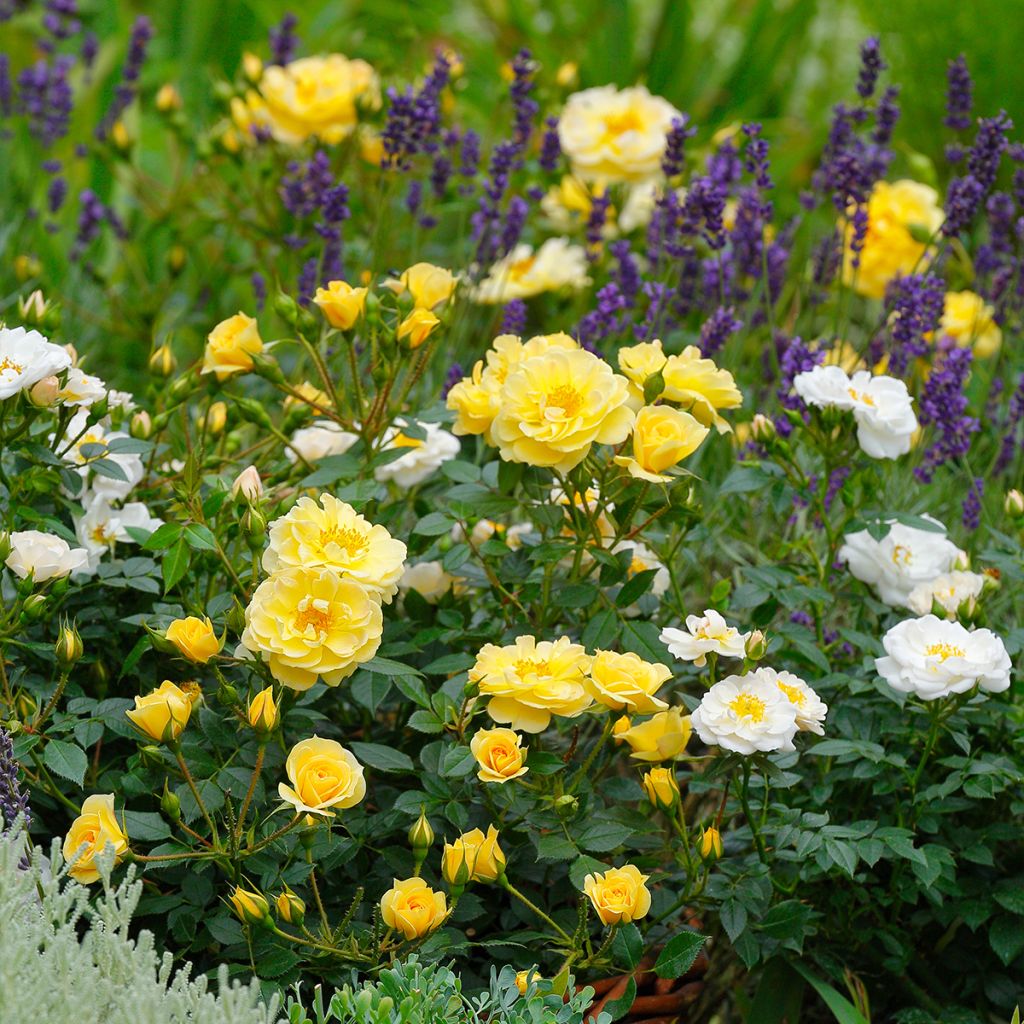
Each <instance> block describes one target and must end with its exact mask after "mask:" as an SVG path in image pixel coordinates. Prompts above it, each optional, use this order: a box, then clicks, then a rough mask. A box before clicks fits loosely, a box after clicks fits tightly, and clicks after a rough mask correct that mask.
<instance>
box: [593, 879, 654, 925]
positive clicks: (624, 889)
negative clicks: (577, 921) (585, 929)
mask: <svg viewBox="0 0 1024 1024" xmlns="http://www.w3.org/2000/svg"><path fill="white" fill-rule="evenodd" d="M647 878H648V876H647V875H642V874H641V873H640V869H639V868H637V867H636V866H635V865H633V864H624V865H623V866H622V867H621V868H612V869H610V870H609V871H604V872H600V873H598V874H593V875H587V877H586V878H584V879H583V891H584V892H585V893H586V894H587V896H589V897H590V902H591V903H592V904H593V905H594V909H595V910H596V911H597V916H598V917H599V918H600V919H601V923H602V924H604V925H609V926H611V925H621V924H629V923H630V922H631V921H636V920H639V919H640V918H641V917H645V916H646V915H647V912H648V911H649V910H650V909H651V894H650V891H649V890H648V888H647V886H646V885H645V884H644V883H645V882H646V881H647Z"/></svg>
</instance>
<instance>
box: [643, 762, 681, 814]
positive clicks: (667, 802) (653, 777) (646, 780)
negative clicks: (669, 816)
mask: <svg viewBox="0 0 1024 1024" xmlns="http://www.w3.org/2000/svg"><path fill="white" fill-rule="evenodd" d="M642 785H643V788H644V792H645V793H646V794H647V799H648V800H650V801H651V803H652V804H654V806H655V807H657V808H659V809H660V810H662V811H665V812H668V811H671V810H672V809H673V808H674V807H675V805H676V804H677V803H678V802H679V783H678V782H677V781H676V773H675V772H674V771H673V770H672V769H671V768H652V769H651V770H650V771H649V772H647V773H646V774H645V775H644V777H643V782H642Z"/></svg>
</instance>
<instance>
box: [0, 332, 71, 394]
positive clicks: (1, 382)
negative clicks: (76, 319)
mask: <svg viewBox="0 0 1024 1024" xmlns="http://www.w3.org/2000/svg"><path fill="white" fill-rule="evenodd" d="M70 365H71V356H69V355H68V354H67V352H65V351H64V349H63V348H61V347H60V345H54V344H53V343H52V342H49V341H47V340H46V339H45V338H44V337H43V336H42V335H41V334H40V333H39V332H38V331H26V330H25V328H24V327H12V328H9V329H8V328H6V327H0V401H2V400H3V399H5V398H10V397H11V396H12V395H16V394H17V393H18V392H19V391H24V390H25V389H26V388H30V387H32V385H33V384H37V383H38V382H39V381H41V380H42V379H43V378H44V377H50V376H53V375H54V374H56V373H60V372H61V371H62V370H66V369H67V368H68V367H69V366H70Z"/></svg>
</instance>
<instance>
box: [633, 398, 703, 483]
mask: <svg viewBox="0 0 1024 1024" xmlns="http://www.w3.org/2000/svg"><path fill="white" fill-rule="evenodd" d="M707 436H708V428H707V427H705V426H702V425H701V424H700V423H698V422H697V420H696V418H695V417H693V416H691V415H690V414H689V413H688V412H682V411H680V410H679V409H673V408H672V407H671V406H667V405H647V406H644V408H643V409H641V410H640V411H639V412H638V413H637V414H636V423H635V424H634V425H633V457H632V458H630V457H629V456H626V455H616V456H615V462H616V463H617V464H618V465H620V466H625V467H626V469H627V470H629V474H630V476H635V477H638V478H639V479H641V480H649V481H651V482H652V483H663V482H665V481H667V480H671V479H672V477H671V476H670V475H669V474H667V473H665V470H666V469H671V468H672V467H673V466H675V465H676V464H677V463H679V462H681V461H682V460H683V459H685V458H686V456H687V455H692V454H693V453H694V452H695V451H696V450H697V449H698V448H699V447H700V446H701V443H702V442H703V440H704V438H706V437H707Z"/></svg>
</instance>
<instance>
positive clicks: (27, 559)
mask: <svg viewBox="0 0 1024 1024" xmlns="http://www.w3.org/2000/svg"><path fill="white" fill-rule="evenodd" d="M10 542H11V553H10V554H9V555H8V556H7V562H6V565H7V568H8V569H10V570H11V572H13V573H14V575H15V576H17V577H18V578H19V579H27V578H28V576H29V575H31V576H32V579H33V580H34V581H35V582H36V583H44V582H46V580H52V579H59V578H60V577H62V576H67V575H69V574H70V573H74V572H83V571H85V570H87V568H88V564H89V553H88V552H87V551H86V550H85V548H73V547H71V545H69V544H68V542H67V541H66V540H64V539H63V538H62V537H57V536H56V535H55V534H52V533H42V532H41V531H40V530H21V531H18V532H15V533H12V534H10Z"/></svg>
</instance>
